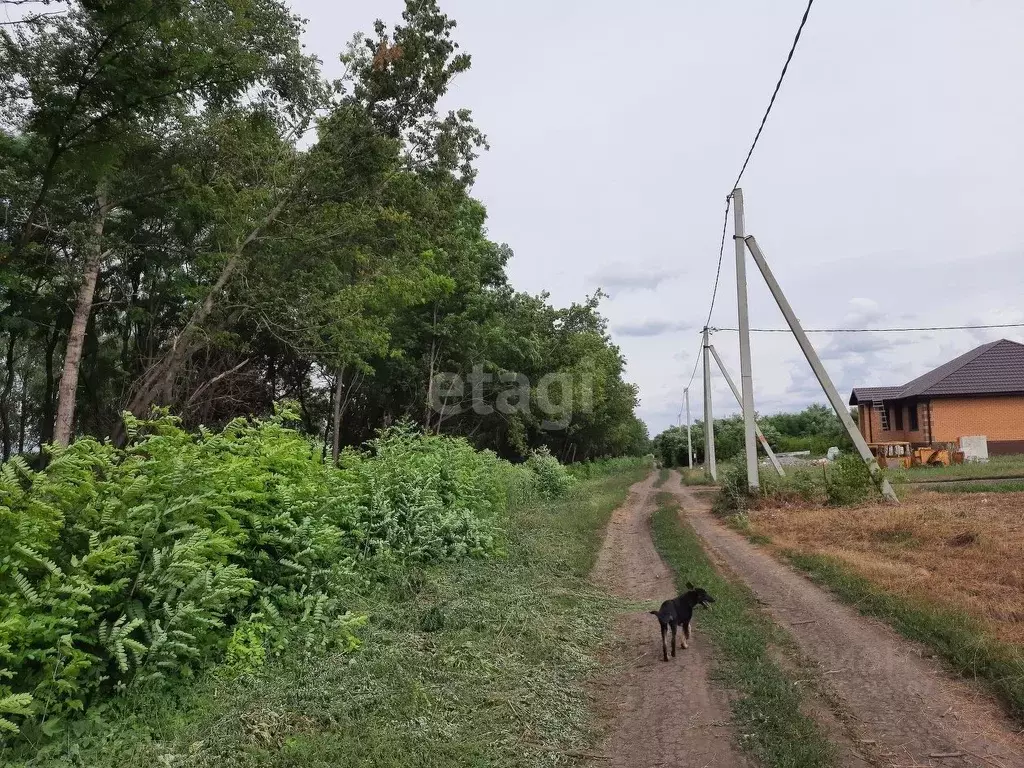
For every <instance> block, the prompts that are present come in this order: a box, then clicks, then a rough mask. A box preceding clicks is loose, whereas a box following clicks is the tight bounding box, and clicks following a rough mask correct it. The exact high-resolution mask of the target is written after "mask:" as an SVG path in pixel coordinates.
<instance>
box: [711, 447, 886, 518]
mask: <svg viewBox="0 0 1024 768" xmlns="http://www.w3.org/2000/svg"><path fill="white" fill-rule="evenodd" d="M742 458H743V457H742V454H741V456H740V459H739V460H738V461H737V463H735V464H730V465H724V466H723V467H722V469H721V472H720V474H719V493H718V498H717V499H716V502H715V510H716V511H717V512H719V513H722V514H731V513H737V512H744V511H745V510H747V509H749V508H750V507H752V506H755V505H757V504H759V503H762V502H764V501H767V502H769V503H772V504H780V505H781V504H791V503H805V504H807V503H811V504H826V503H827V504H831V505H833V506H851V505H853V504H859V503H862V502H864V501H867V500H868V499H871V498H873V497H875V496H876V495H877V493H878V491H877V487H876V485H875V482H874V480H873V479H872V478H871V474H870V472H869V471H868V468H867V465H865V464H864V462H863V461H862V460H861V459H860V457H859V456H858V455H857V454H852V453H847V454H842V455H841V456H840V457H839V458H838V459H837V460H836V461H834V462H831V463H829V464H827V465H826V466H825V467H816V468H815V467H807V468H796V467H789V468H787V469H786V476H785V477H779V475H778V474H777V473H776V472H775V471H774V470H772V469H771V468H767V467H762V468H761V472H760V492H759V493H758V494H756V495H754V494H751V493H750V491H749V490H748V487H747V471H746V464H745V463H744V462H743V460H742Z"/></svg>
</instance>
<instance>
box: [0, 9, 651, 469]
mask: <svg viewBox="0 0 1024 768" xmlns="http://www.w3.org/2000/svg"><path fill="white" fill-rule="evenodd" d="M65 5H66V10H65V11H62V12H55V13H52V14H51V13H43V14H36V15H32V16H29V17H26V18H25V19H23V20H22V21H21V22H20V23H17V24H12V25H9V26H5V27H3V28H0V90H2V91H3V93H2V103H3V105H4V107H3V110H2V112H0V201H2V203H3V206H4V218H3V223H2V225H0V443H2V450H3V457H4V458H7V457H9V456H11V455H12V454H15V453H31V452H34V451H36V450H38V448H39V447H40V446H41V445H43V444H46V443H48V442H51V441H55V442H58V443H61V444H67V443H68V442H69V441H71V440H72V439H74V438H75V437H76V436H78V435H82V434H92V435H96V436H100V437H105V436H109V437H110V438H112V439H113V440H114V441H115V442H119V441H121V440H122V439H123V437H124V435H123V426H122V418H121V414H122V412H123V411H125V410H128V411H131V412H133V413H135V414H136V415H137V416H140V417H141V416H146V415H147V414H148V413H149V412H150V410H151V409H152V408H153V407H154V406H166V407H169V408H170V409H171V410H172V411H173V412H175V413H177V414H179V415H180V416H181V417H182V419H183V422H184V424H185V425H187V426H193V427H195V426H198V425H201V424H202V425H209V426H218V425H222V424H225V423H227V422H228V421H230V420H231V419H232V418H234V417H237V416H240V415H255V416H266V415H269V414H271V413H272V412H273V407H274V404H275V403H276V402H278V401H280V400H283V399H289V400H294V401H296V402H297V403H298V406H299V410H298V412H299V414H300V419H301V426H302V428H303V429H304V430H305V431H307V432H308V433H309V434H313V435H317V436H320V437H322V438H324V440H325V443H326V444H328V445H333V447H334V450H335V452H337V450H338V449H339V448H340V447H341V446H344V445H351V444H359V443H362V442H364V441H366V440H367V439H369V438H370V437H372V435H373V434H374V433H375V432H376V431H377V430H378V429H379V428H381V427H384V426H388V425H390V424H393V423H396V422H399V421H403V420H406V421H412V422H415V423H417V424H419V425H420V426H421V427H422V428H423V429H425V430H429V431H431V432H436V433H442V432H443V433H451V434H461V435H465V436H467V437H469V438H470V439H471V440H472V441H473V442H474V443H475V444H476V445H477V446H479V447H485V448H491V449H494V450H495V451H497V452H498V453H499V454H501V455H503V456H506V457H508V458H519V457H523V456H525V455H527V454H528V453H529V452H530V451H531V450H532V449H534V448H537V447H539V446H547V447H549V448H550V449H551V451H552V452H553V453H554V454H555V455H557V456H558V457H559V458H561V459H563V460H572V459H577V460H580V459H587V458H595V457H600V456H605V455H615V454H621V453H639V452H642V451H644V450H646V447H647V435H646V429H645V428H644V426H643V424H642V423H641V422H640V421H639V420H638V419H637V418H636V416H635V415H634V409H635V407H636V405H637V397H638V395H637V390H636V388H635V387H634V386H633V385H631V384H629V383H627V382H626V381H624V379H623V369H624V360H623V357H622V355H621V353H620V351H619V350H618V348H617V347H616V346H615V345H614V344H612V343H611V340H610V338H609V336H608V333H607V327H606V323H605V320H604V319H603V317H602V316H601V314H600V311H599V303H600V299H601V295H600V294H598V295H595V296H593V297H589V298H587V299H585V300H583V301H582V302H581V303H578V304H573V305H572V306H570V307H568V308H557V307H554V306H552V305H551V304H550V302H549V301H548V297H547V296H546V295H543V294H542V295H540V296H533V295H527V294H524V293H521V292H518V291H516V290H515V289H514V288H513V287H512V286H511V285H510V284H509V282H508V278H507V275H506V272H505V268H506V265H507V263H508V261H509V259H510V258H512V251H511V249H510V248H509V247H508V246H507V245H505V244H501V243H495V242H493V241H491V240H490V239H489V238H488V235H487V229H486V211H485V209H484V206H483V205H482V204H481V203H480V201H478V200H476V199H474V198H473V196H472V183H473V180H474V177H475V172H476V171H475V160H476V158H477V155H478V153H479V152H481V151H483V150H484V149H485V148H486V140H485V137H484V135H483V134H482V132H481V131H480V130H479V129H478V128H477V127H476V126H475V125H474V123H473V120H472V115H471V114H470V112H469V111H468V110H465V109H457V110H453V111H450V112H442V111H440V109H439V106H438V105H439V102H440V100H441V98H442V97H443V96H445V95H446V94H448V93H449V90H450V87H451V84H452V80H453V78H454V77H455V76H456V75H458V74H459V73H461V72H464V71H465V70H466V69H468V68H469V66H470V64H471V59H470V56H469V55H468V54H466V53H465V52H463V51H462V50H461V49H460V47H459V45H458V43H457V42H456V40H455V39H454V37H453V35H454V31H455V22H454V21H453V20H452V19H450V18H449V17H448V16H447V15H445V14H444V13H443V12H442V11H441V10H440V8H439V7H438V5H437V3H436V1H435V0H416V1H415V2H413V1H412V0H409V2H407V5H406V9H405V11H404V13H403V14H402V19H401V20H400V21H399V22H398V23H397V24H394V25H391V26H389V25H387V24H385V23H384V22H383V21H378V22H377V23H376V24H375V26H374V29H373V30H372V31H371V32H370V33H369V34H365V35H358V36H357V37H356V38H355V39H354V41H353V42H352V43H351V44H350V45H349V46H348V47H347V48H346V49H345V50H344V51H341V52H340V54H339V55H340V57H341V60H342V62H343V64H344V65H345V75H344V76H343V77H342V78H341V79H339V80H338V81H335V82H327V81H325V80H324V78H323V77H322V75H321V74H320V70H319V62H317V61H316V60H315V59H313V58H312V57H310V56H308V55H307V54H306V53H305V52H304V51H303V49H302V45H301V42H300V35H301V33H302V30H303V24H304V22H303V21H302V20H301V19H299V18H297V17H295V16H294V15H293V14H291V13H290V11H289V10H288V8H287V5H286V3H285V2H284V1H283V0H171V2H155V1H154V0H143V1H142V2H140V1H139V0H107V1H105V2H102V3H92V2H85V1H84V0H76V1H75V2H70V3H67V4H65ZM62 7H64V6H62ZM474 371H477V374H475V376H476V378H474V379H473V380H474V381H476V382H478V384H479V386H477V389H476V390H474V391H476V392H477V393H478V394H479V395H480V396H481V397H482V399H483V401H484V403H486V404H489V405H490V406H494V405H495V403H496V402H497V401H498V400H499V399H500V398H506V399H507V398H508V392H507V390H508V389H509V387H513V388H517V387H518V388H519V394H520V395H522V394H524V390H523V389H522V387H520V384H519V383H517V382H521V381H523V380H525V381H527V382H528V383H527V385H526V389H525V394H526V397H524V398H521V399H522V400H524V401H525V402H524V403H517V404H514V407H508V408H495V407H491V408H490V410H488V408H487V407H469V405H468V403H467V401H466V397H467V396H466V395H463V396H462V400H460V401H459V402H455V401H454V400H453V399H452V395H451V391H449V390H446V391H445V392H443V393H442V392H439V390H438V385H437V384H436V382H437V380H438V374H442V373H454V374H457V375H458V376H459V377H461V378H462V379H464V380H469V379H470V377H471V376H473V375H474V374H473V372H474ZM553 374H559V375H560V378H559V382H562V383H561V384H560V386H553V387H552V386H546V385H545V384H544V380H545V377H549V378H550V377H551V376H552V375H553ZM564 382H568V383H564ZM470 389H471V387H469V386H467V387H466V391H467V392H468V391H469V390H470ZM548 390H550V392H549V391H548ZM551 392H554V393H555V394H554V395H552V397H553V400H554V408H553V409H552V408H548V409H544V408H541V407H539V406H538V403H540V404H543V401H544V398H545V397H547V396H548V395H549V394H551ZM477 399H479V398H477ZM438 403H440V408H438V407H436V406H437V404H438ZM552 412H554V416H552Z"/></svg>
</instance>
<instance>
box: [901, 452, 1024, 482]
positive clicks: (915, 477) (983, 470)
mask: <svg viewBox="0 0 1024 768" xmlns="http://www.w3.org/2000/svg"><path fill="white" fill-rule="evenodd" d="M1015 477H1019V478H1024V456H993V457H992V458H990V459H989V460H988V461H987V462H984V463H981V462H966V463H964V464H953V465H950V466H948V467H911V468H910V469H894V470H891V473H890V478H891V480H892V481H893V482H894V483H928V482H935V481H944V480H971V479H985V478H995V479H1003V478H1015Z"/></svg>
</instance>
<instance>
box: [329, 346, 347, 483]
mask: <svg viewBox="0 0 1024 768" xmlns="http://www.w3.org/2000/svg"><path fill="white" fill-rule="evenodd" d="M344 391H345V366H344V365H343V366H341V370H339V371H338V381H337V383H336V384H335V385H334V439H333V440H332V441H331V459H332V460H333V461H334V463H335V464H337V463H338V457H339V456H340V455H341V396H342V393H344Z"/></svg>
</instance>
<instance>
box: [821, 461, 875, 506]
mask: <svg viewBox="0 0 1024 768" xmlns="http://www.w3.org/2000/svg"><path fill="white" fill-rule="evenodd" d="M877 493H878V489H877V488H876V486H875V482H874V480H873V479H872V478H871V472H870V471H869V470H868V467H867V465H866V464H865V463H864V461H863V459H861V458H860V456H858V455H857V454H855V453H844V454H842V455H841V456H840V457H839V458H838V459H836V461H834V462H833V463H832V464H831V465H829V471H828V474H827V480H826V483H825V494H826V497H827V498H828V503H829V504H831V505H832V506H837V507H843V506H849V505H852V504H859V503H860V502H863V501H866V500H868V499H869V498H871V497H873V496H875V495H877Z"/></svg>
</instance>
